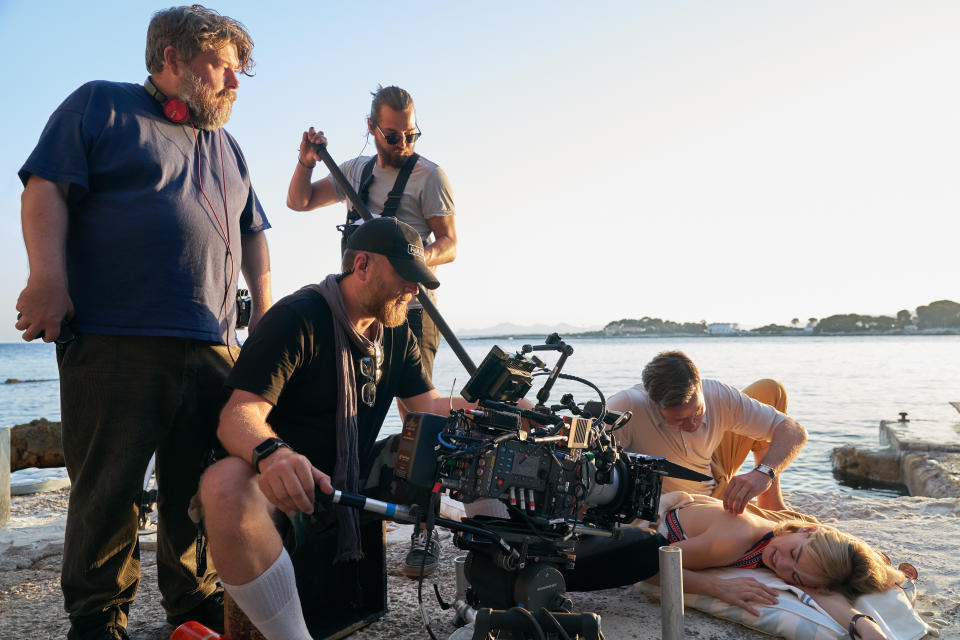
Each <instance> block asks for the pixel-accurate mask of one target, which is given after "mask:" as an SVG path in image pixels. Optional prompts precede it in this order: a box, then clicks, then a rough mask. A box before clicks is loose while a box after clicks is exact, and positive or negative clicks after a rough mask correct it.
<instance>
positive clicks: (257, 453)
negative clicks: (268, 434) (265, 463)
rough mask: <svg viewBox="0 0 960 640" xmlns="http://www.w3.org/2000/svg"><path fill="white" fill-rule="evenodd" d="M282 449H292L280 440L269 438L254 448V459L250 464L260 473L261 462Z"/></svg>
mask: <svg viewBox="0 0 960 640" xmlns="http://www.w3.org/2000/svg"><path fill="white" fill-rule="evenodd" d="M280 447H286V448H287V449H290V445H288V444H287V443H286V442H284V441H283V440H281V439H280V438H267V439H266V440H264V441H263V442H261V443H260V444H258V445H257V446H255V447H254V448H253V457H252V458H251V459H250V464H252V465H253V468H254V469H256V470H257V473H260V462H261V461H262V460H263V459H264V458H266V457H267V456H269V455H270V454H272V453H273V452H274V451H276V450H277V449H279V448H280Z"/></svg>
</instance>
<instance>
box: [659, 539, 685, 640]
mask: <svg viewBox="0 0 960 640" xmlns="http://www.w3.org/2000/svg"><path fill="white" fill-rule="evenodd" d="M682 558H683V553H682V552H681V551H680V547H673V546H663V547H660V624H661V637H662V638H663V640H681V639H682V638H683V562H682Z"/></svg>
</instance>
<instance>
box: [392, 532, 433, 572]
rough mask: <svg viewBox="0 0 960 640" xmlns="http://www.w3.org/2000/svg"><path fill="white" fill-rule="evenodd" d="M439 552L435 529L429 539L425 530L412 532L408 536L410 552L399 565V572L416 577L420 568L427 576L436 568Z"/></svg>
mask: <svg viewBox="0 0 960 640" xmlns="http://www.w3.org/2000/svg"><path fill="white" fill-rule="evenodd" d="M441 553H442V552H441V551H440V537H439V536H438V535H437V532H436V531H434V532H433V535H432V536H430V540H429V541H428V540H427V532H426V531H420V532H419V533H414V534H413V535H412V536H410V552H409V553H408V554H407V557H406V558H405V559H404V561H403V564H402V565H401V566H400V572H401V573H403V575H405V576H408V577H411V578H418V577H420V570H421V568H422V569H423V575H425V576H428V575H430V574H431V573H433V572H434V570H435V569H436V568H437V564H438V563H439V562H440V555H441Z"/></svg>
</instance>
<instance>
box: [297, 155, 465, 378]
mask: <svg viewBox="0 0 960 640" xmlns="http://www.w3.org/2000/svg"><path fill="white" fill-rule="evenodd" d="M313 148H314V150H315V151H316V152H317V155H318V156H320V159H321V160H323V164H325V165H327V169H329V170H330V177H331V178H333V181H334V182H336V183H337V185H338V186H339V187H340V189H341V190H342V191H343V193H344V194H346V196H347V200H348V201H349V202H350V206H352V207H353V208H354V209H356V210H357V211H358V212H359V213H360V217H361V218H363V219H364V220H365V221H366V220H373V215H372V214H371V213H370V210H369V209H368V208H367V205H366V204H364V203H363V201H361V200H360V196H358V195H357V192H356V190H355V189H354V188H353V187H352V186H351V185H350V183H349V182H348V181H347V178H346V176H344V175H343V172H342V171H340V167H339V166H337V163H336V162H335V161H334V160H333V157H332V156H331V155H330V152H329V151H327V147H326V145H320V144H315V145H313ZM417 300H418V301H419V302H420V306H422V307H423V310H424V311H425V312H426V313H427V315H429V316H430V318H431V319H433V322H434V324H436V325H437V329H439V330H440V333H441V334H442V335H443V337H444V338H445V339H446V341H447V344H449V345H450V348H451V349H453V352H454V353H455V354H457V358H459V360H460V363H461V364H462V365H463V368H464V369H466V370H467V373H469V374H470V375H473V372H474V371H476V370H477V365H475V364H474V363H473V360H471V359H470V356H469V355H468V354H467V352H466V350H465V349H464V348H463V345H462V344H460V341H459V340H458V339H457V336H455V335H454V333H453V329H451V328H450V325H448V324H447V322H446V320H444V319H443V316H441V315H440V310H439V309H437V305H435V304H433V300H431V299H430V298H429V297H428V296H427V293H426V291H424V290H423V287H420V290H419V291H418V292H417Z"/></svg>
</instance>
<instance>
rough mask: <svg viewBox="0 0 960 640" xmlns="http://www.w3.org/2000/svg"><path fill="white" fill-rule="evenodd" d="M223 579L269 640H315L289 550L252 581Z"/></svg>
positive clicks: (228, 590)
mask: <svg viewBox="0 0 960 640" xmlns="http://www.w3.org/2000/svg"><path fill="white" fill-rule="evenodd" d="M220 582H221V584H223V588H224V589H226V590H227V593H229V594H230V597H231V598H233V601H234V602H236V603H237V606H239V607H240V609H241V610H243V612H244V613H245V614H247V617H248V618H249V619H250V622H252V623H253V624H254V626H256V627H257V629H258V630H259V631H260V633H262V634H263V636H264V637H265V638H267V640H312V638H311V636H310V633H309V632H308V631H307V623H306V622H304V620H303V610H302V609H301V608H300V597H299V596H298V595H297V582H296V577H295V576H294V573H293V562H291V561H290V555H289V554H288V553H287V550H286V549H284V550H283V551H281V552H280V557H278V558H277V559H276V561H275V562H274V563H273V564H272V565H270V566H269V567H268V568H267V570H266V571H264V572H263V573H261V574H260V575H259V576H257V577H256V578H254V579H253V580H251V581H250V582H248V583H246V584H239V585H233V584H227V583H226V582H223V581H222V580H221V581H220Z"/></svg>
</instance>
